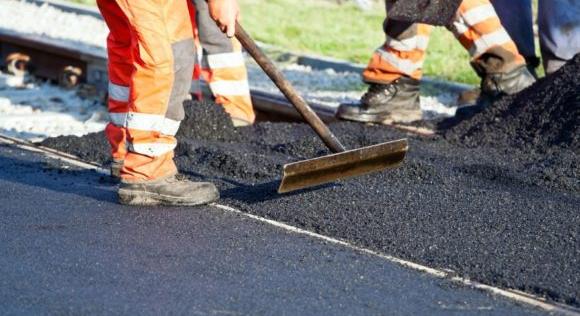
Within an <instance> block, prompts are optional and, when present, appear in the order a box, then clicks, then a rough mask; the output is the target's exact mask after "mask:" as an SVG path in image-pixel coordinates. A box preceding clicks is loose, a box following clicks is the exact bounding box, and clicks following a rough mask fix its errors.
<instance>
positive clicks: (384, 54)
mask: <svg viewBox="0 0 580 316" xmlns="http://www.w3.org/2000/svg"><path fill="white" fill-rule="evenodd" d="M386 6H387V11H388V7H389V1H387V5H386ZM447 28H448V29H449V31H451V32H452V33H453V34H454V35H455V37H456V38H457V39H458V40H459V42H460V43H461V45H463V47H464V48H465V49H467V50H468V51H469V54H470V56H471V62H472V65H473V67H474V68H475V69H476V71H477V72H478V74H480V75H482V74H485V73H503V72H508V71H510V70H513V69H515V68H517V67H519V66H521V65H523V64H524V63H525V60H524V57H523V56H521V55H520V53H519V52H518V49H517V47H516V44H515V43H514V42H513V41H512V39H511V38H510V36H509V35H508V33H507V32H506V30H505V29H504V28H503V26H502V25H501V22H500V20H499V18H498V16H497V14H496V12H495V10H494V8H493V6H492V5H491V3H490V2H489V0H464V1H463V2H462V3H461V5H460V6H459V9H458V10H457V14H456V15H455V17H454V19H453V21H452V23H451V24H450V25H449V26H448V27H447ZM432 29H433V26H431V25H427V24H421V23H407V22H399V21H394V20H389V19H388V18H387V19H386V20H385V23H384V31H385V34H386V35H387V40H386V42H385V43H384V45H383V46H381V47H379V48H378V49H377V50H376V51H375V52H374V54H373V56H372V57H371V60H370V61H369V64H368V66H367V68H366V69H365V70H364V72H363V79H364V81H365V82H367V83H383V84H385V83H390V82H393V81H395V80H397V79H398V78H400V77H402V76H407V77H410V78H414V79H417V80H419V79H421V76H422V68H423V63H424V61H425V52H426V50H427V46H428V44H429V36H430V34H431V30H432ZM490 56H491V57H493V61H490V60H489V57H490Z"/></svg>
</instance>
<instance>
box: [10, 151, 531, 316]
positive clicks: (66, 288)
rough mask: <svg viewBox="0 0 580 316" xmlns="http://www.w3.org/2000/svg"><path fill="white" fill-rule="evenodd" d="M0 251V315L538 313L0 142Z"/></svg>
mask: <svg viewBox="0 0 580 316" xmlns="http://www.w3.org/2000/svg"><path fill="white" fill-rule="evenodd" d="M63 168H68V169H63ZM0 254H1V255H0V276H1V277H0V314H41V313H43V314H44V313H50V314H76V315H78V314H189V315H273V314H288V315H308V314H311V315H337V314H348V315H378V314H404V315H434V314H439V315H450V314H461V315H466V314H468V315H471V314H478V315H532V314H542V312H540V311H538V310H535V309H531V308H528V307H523V306H518V305H516V304H514V303H512V302H510V301H508V300H505V299H502V298H497V297H493V296H490V295H488V294H486V293H483V292H480V291H476V290H472V289H469V288H464V287H459V286H456V285H454V284H452V283H450V282H448V281H445V280H439V279H435V278H433V277H430V276H427V275H424V274H421V273H418V272H415V271H410V270H407V269H404V268H401V267H399V266H397V265H395V264H393V263H390V262H387V261H385V260H383V259H381V258H378V257H375V256H371V255H367V254H362V253H359V252H357V251H354V250H352V249H348V248H344V247H340V246H337V245H333V244H327V243H324V242H322V241H320V240H316V239H313V238H310V237H306V236H302V235H297V234H294V233H290V232H287V231H284V230H282V229H280V228H276V227H273V226H270V225H268V224H265V223H261V222H257V221H255V220H252V219H249V218H247V217H244V216H240V215H236V214H233V213H229V212H225V211H222V210H219V209H216V208H213V207H202V208H143V209H136V208H129V207H123V206H119V205H117V204H116V203H115V193H114V190H113V187H112V186H111V184H109V183H106V181H103V179H100V176H99V175H97V174H96V173H93V172H89V171H83V170H75V168H74V167H70V166H66V165H62V164H61V163H60V162H57V161H55V160H50V159H47V158H44V157H41V156H40V155H39V154H31V153H30V152H25V151H23V150H20V149H16V148H14V147H10V146H3V145H0Z"/></svg>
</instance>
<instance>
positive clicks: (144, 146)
mask: <svg viewBox="0 0 580 316" xmlns="http://www.w3.org/2000/svg"><path fill="white" fill-rule="evenodd" d="M176 145H177V144H168V143H141V144H133V143H129V144H128V146H127V148H128V150H129V151H131V152H134V153H138V154H142V155H146V156H150V157H159V156H161V155H164V154H166V153H168V152H171V151H172V150H173V149H175V146H176Z"/></svg>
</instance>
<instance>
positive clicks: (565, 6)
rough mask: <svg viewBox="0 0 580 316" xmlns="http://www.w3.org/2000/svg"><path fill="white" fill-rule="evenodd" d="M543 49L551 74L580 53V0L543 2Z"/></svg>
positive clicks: (540, 13) (540, 15) (540, 17)
mask: <svg viewBox="0 0 580 316" xmlns="http://www.w3.org/2000/svg"><path fill="white" fill-rule="evenodd" d="M538 28H539V33H540V49H541V51H542V59H543V64H544V69H545V70H546V73H547V74H550V73H553V72H554V71H556V70H558V69H559V68H560V67H562V66H563V65H564V64H565V63H566V61H567V60H569V59H571V58H572V57H574V55H576V54H578V53H580V0H548V1H546V0H540V1H539V8H538Z"/></svg>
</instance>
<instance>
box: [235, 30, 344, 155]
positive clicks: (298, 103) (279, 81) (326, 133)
mask: <svg viewBox="0 0 580 316" xmlns="http://www.w3.org/2000/svg"><path fill="white" fill-rule="evenodd" d="M236 38H237V39H238V40H239V41H240V43H242V46H243V47H244V48H245V49H246V51H247V52H248V53H249V54H250V55H251V56H252V58H254V60H255V61H256V63H258V65H260V67H261V68H262V70H264V72H265V73H266V74H267V75H268V77H270V79H272V82H274V84H275V85H276V86H277V87H278V89H280V91H281V92H282V94H284V96H286V98H287V99H288V101H290V103H292V105H293V106H294V107H295V108H296V110H297V111H298V113H300V115H302V117H303V118H304V120H305V121H306V122H307V123H308V124H309V125H310V126H311V127H312V129H314V131H315V132H316V134H318V136H319V137H320V139H322V141H323V142H324V143H325V144H326V146H327V147H328V148H329V149H330V150H332V151H333V152H334V153H341V152H344V151H346V149H345V148H344V146H343V145H342V144H341V143H340V141H339V140H338V138H336V136H334V134H333V133H332V132H331V131H330V129H329V128H328V126H326V124H324V122H322V120H321V119H320V118H319V117H318V115H316V113H315V112H314V111H313V110H312V108H310V106H309V105H308V104H307V103H306V101H304V99H303V98H302V97H301V96H300V95H298V93H297V92H296V90H295V89H294V87H293V86H292V84H290V82H289V81H288V80H286V78H284V75H283V74H282V73H281V72H280V71H279V70H278V68H276V66H275V65H274V63H272V61H271V60H270V59H269V58H268V57H267V56H266V55H265V54H264V53H263V52H262V50H260V48H259V47H258V46H257V45H256V42H254V40H253V39H252V38H251V37H250V35H248V33H246V31H245V30H244V28H243V27H242V26H241V25H240V24H239V23H236Z"/></svg>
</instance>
